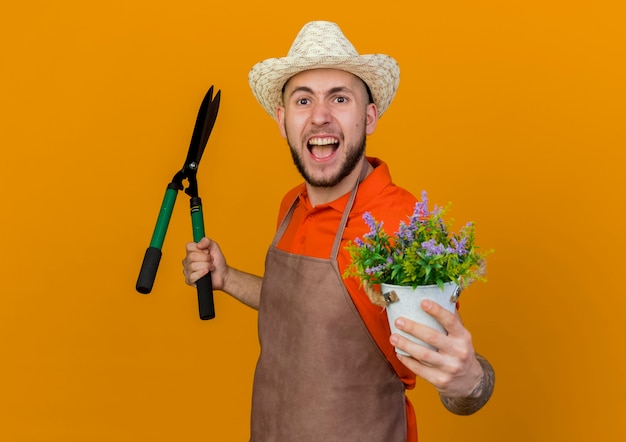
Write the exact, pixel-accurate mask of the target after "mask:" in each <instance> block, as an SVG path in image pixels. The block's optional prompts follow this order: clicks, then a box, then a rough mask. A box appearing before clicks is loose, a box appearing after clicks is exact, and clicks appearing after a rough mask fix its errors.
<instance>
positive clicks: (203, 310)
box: [196, 273, 215, 320]
mask: <svg viewBox="0 0 626 442" xmlns="http://www.w3.org/2000/svg"><path fill="white" fill-rule="evenodd" d="M196 287H197V288H198V310H199V312H200V319H202V320H207V319H213V318H215V305H214V304H213V284H212V283H211V274H210V273H208V274H206V275H204V276H203V277H202V278H200V279H199V280H198V281H197V282H196Z"/></svg>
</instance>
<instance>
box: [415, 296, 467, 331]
mask: <svg viewBox="0 0 626 442" xmlns="http://www.w3.org/2000/svg"><path fill="white" fill-rule="evenodd" d="M420 306H421V307H422V310H424V311H425V312H426V313H428V314H429V315H431V316H432V317H433V318H435V319H436V320H437V321H438V322H439V323H440V324H441V325H442V326H443V328H445V329H446V331H447V332H448V334H453V335H454V334H458V333H461V332H462V331H463V330H464V327H463V323H462V322H461V317H460V316H459V315H458V314H457V313H456V311H455V312H454V313H452V312H450V311H448V310H446V309H445V308H443V307H442V306H440V305H439V304H437V303H436V302H433V301H430V300H428V299H427V300H424V301H422V303H421V304H420Z"/></svg>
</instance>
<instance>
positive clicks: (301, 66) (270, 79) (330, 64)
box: [248, 54, 400, 119]
mask: <svg viewBox="0 0 626 442" xmlns="http://www.w3.org/2000/svg"><path fill="white" fill-rule="evenodd" d="M311 69H340V70H343V71H347V72H350V73H352V74H354V75H356V76H357V77H359V78H361V80H363V81H364V82H365V83H366V84H367V86H368V87H369V88H370V91H371V93H372V98H373V100H374V103H375V104H376V107H377V108H378V116H379V117H380V116H381V115H382V114H383V113H384V112H385V111H386V110H387V108H388V107H389V105H390V104H391V101H392V100H393V98H394V96H395V94H396V91H397V89H398V84H399V82H400V69H399V67H398V63H397V62H396V61H395V60H394V59H393V58H392V57H390V56H388V55H384V54H369V55H358V56H345V57H338V56H322V57H301V56H299V57H283V58H270V59H267V60H264V61H261V62H259V63H257V64H256V65H254V66H253V67H252V69H251V70H250V73H249V75H248V82H249V84H250V88H251V89H252V92H253V94H254V96H255V97H256V99H257V101H258V102H259V103H260V104H261V106H263V108H264V109H265V110H266V112H267V113H268V114H269V115H270V116H271V117H272V118H274V119H275V118H276V108H277V107H278V106H280V105H282V88H283V86H284V85H285V83H286V82H287V81H288V80H289V79H290V78H291V77H293V76H294V75H296V74H298V73H300V72H303V71H307V70H311Z"/></svg>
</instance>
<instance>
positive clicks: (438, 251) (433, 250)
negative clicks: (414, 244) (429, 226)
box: [422, 239, 446, 256]
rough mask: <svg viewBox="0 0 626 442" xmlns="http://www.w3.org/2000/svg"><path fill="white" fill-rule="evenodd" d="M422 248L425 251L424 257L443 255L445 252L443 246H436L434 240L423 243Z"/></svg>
mask: <svg viewBox="0 0 626 442" xmlns="http://www.w3.org/2000/svg"><path fill="white" fill-rule="evenodd" d="M422 248H423V249H424V250H426V256H434V255H443V252H445V250H446V249H445V247H444V245H443V244H437V242H436V241H435V240H434V239H429V240H428V241H424V242H423V243H422Z"/></svg>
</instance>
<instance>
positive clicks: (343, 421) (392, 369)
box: [183, 22, 494, 442]
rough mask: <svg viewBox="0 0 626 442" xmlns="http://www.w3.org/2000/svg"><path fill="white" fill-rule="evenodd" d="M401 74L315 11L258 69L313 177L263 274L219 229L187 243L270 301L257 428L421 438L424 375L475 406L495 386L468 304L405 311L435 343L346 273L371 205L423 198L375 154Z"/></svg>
mask: <svg viewBox="0 0 626 442" xmlns="http://www.w3.org/2000/svg"><path fill="white" fill-rule="evenodd" d="M398 81H399V69H398V66H397V63H396V62H395V60H394V59H392V58H391V57H389V56H386V55H380V54H377V55H359V54H358V53H357V51H356V50H355V49H354V47H353V46H352V44H351V43H350V42H349V41H348V40H347V39H346V37H345V36H344V35H343V34H342V32H341V30H340V29H339V27H338V26H337V25H336V24H334V23H329V22H311V23H308V24H307V25H305V26H304V27H303V28H302V30H301V31H300V33H299V34H298V36H297V37H296V39H295V41H294V43H293V45H292V46H291V49H290V51H289V54H288V55H287V57H283V58H272V59H268V60H265V61H263V62H260V63H258V64H257V65H255V66H254V67H253V68H252V70H251V71H250V75H249V82H250V86H251V88H252V91H253V93H254V94H255V96H256V98H257V99H258V101H259V103H260V104H261V105H262V106H263V107H264V108H265V110H266V111H267V112H268V113H269V114H270V115H271V116H272V117H273V118H275V119H276V121H277V122H278V125H279V129H280V132H281V134H282V136H283V137H284V138H286V140H287V142H288V144H289V146H290V150H291V154H292V157H293V160H294V163H295V165H296V167H297V168H298V170H299V171H300V173H301V174H302V176H303V178H304V180H305V182H304V183H303V184H302V185H300V186H298V187H296V188H294V189H292V190H291V191H289V192H288V193H287V194H286V195H285V197H284V199H283V202H282V204H281V207H280V210H279V225H278V230H277V233H276V236H275V238H274V241H273V243H272V245H271V247H270V249H269V251H268V255H267V259H266V267H265V274H264V277H263V278H260V277H257V276H254V275H251V274H248V273H245V272H242V271H240V270H237V269H235V268H232V267H230V266H228V264H227V263H226V260H225V258H224V256H223V254H222V253H221V251H220V248H219V246H218V244H217V243H216V242H214V241H212V240H210V239H208V238H203V239H202V241H200V242H199V243H197V244H196V243H189V244H187V249H186V250H187V255H186V257H185V259H184V261H183V266H184V274H185V278H186V282H187V283H188V284H190V285H194V284H195V282H196V281H197V280H198V279H199V278H201V277H202V276H203V275H205V274H207V272H209V271H210V272H211V278H212V282H213V287H214V288H215V289H218V290H222V291H224V292H226V293H229V294H230V295H232V296H234V297H235V298H237V299H238V300H240V301H241V302H243V303H245V304H247V305H248V306H250V307H252V308H255V309H258V310H259V338H260V343H261V354H260V356H259V361H258V364H257V368H256V372H255V377H254V389H253V398H252V418H251V441H255V442H257V441H263V442H265V441H278V442H286V441H299V442H301V441H325V442H327V441H341V442H346V441H380V442H405V441H412V442H413V441H416V440H417V429H416V423H415V417H414V412H413V408H412V406H411V404H410V402H409V401H408V400H407V398H406V395H405V390H406V389H407V388H413V386H414V385H415V379H416V376H419V377H421V378H423V379H425V380H426V381H428V382H430V383H431V384H432V385H433V386H434V387H435V388H436V389H437V390H438V391H439V393H440V395H441V400H442V402H443V404H444V405H445V406H446V408H448V409H449V410H450V411H452V412H453V413H457V414H470V413H473V412H475V411H477V410H478V409H480V408H481V407H482V406H483V405H484V404H485V403H486V402H487V400H488V399H489V397H490V395H491V392H492V390H493V380H494V375H493V370H492V368H491V366H490V364H489V363H488V362H487V361H486V360H485V359H484V358H482V357H480V356H478V355H476V354H475V353H474V349H473V346H472V341H471V336H470V334H469V332H468V331H467V330H466V329H465V328H464V326H463V324H462V323H461V320H460V318H459V316H458V315H457V314H452V313H449V312H447V311H445V310H444V309H443V308H441V307H439V306H438V305H436V304H433V303H430V302H424V304H423V305H422V306H423V308H424V310H425V311H427V312H428V313H430V314H431V315H432V316H434V317H435V318H436V319H437V320H439V322H441V323H442V324H443V325H444V327H445V328H446V330H447V332H448V334H447V335H446V334H442V333H439V332H437V331H435V330H433V329H430V328H428V327H426V326H423V325H418V324H416V323H413V322H411V321H409V320H406V319H402V320H399V322H398V323H397V326H398V328H399V329H401V330H403V331H406V332H407V333H409V334H412V335H414V336H415V337H418V338H419V339H422V340H423V341H426V342H428V343H430V344H431V345H433V346H434V347H436V348H437V349H438V351H433V350H430V349H427V348H425V347H423V346H420V345H417V344H414V343H412V342H410V341H409V340H407V339H405V338H403V337H401V336H399V335H397V334H394V335H391V336H390V330H389V325H388V323H387V319H386V316H385V315H384V314H381V310H380V307H377V306H374V305H373V304H372V303H371V302H370V301H369V299H368V298H367V295H365V293H364V292H363V291H362V289H361V287H360V286H359V282H358V281H357V280H356V279H355V278H347V279H343V278H342V276H341V275H343V272H344V270H345V269H346V267H347V266H348V264H349V254H348V252H347V251H346V250H345V244H346V241H348V240H350V239H355V238H356V237H361V236H362V235H363V234H364V233H365V232H366V231H367V226H366V225H365V223H364V222H363V220H362V218H361V215H362V214H363V213H364V212H365V211H368V212H370V213H371V214H372V215H373V216H374V217H375V218H376V219H377V220H382V221H384V223H385V226H386V227H388V228H389V229H393V228H397V227H398V225H399V223H400V221H401V220H406V217H407V215H409V214H410V213H412V210H413V207H414V204H415V202H416V199H415V197H414V196H413V195H411V194H410V193H408V192H407V191H405V190H404V189H402V188H399V187H397V186H395V185H394V184H393V183H392V181H391V176H390V175H389V170H388V168H387V166H386V164H385V163H384V162H382V161H380V160H378V159H376V158H368V157H366V156H365V142H366V137H367V135H370V134H372V133H373V132H374V130H375V128H376V124H377V122H378V119H379V117H380V116H381V115H382V114H383V113H384V112H385V110H386V109H387V107H388V106H389V104H390V103H391V101H392V100H393V97H394V96H395V92H396V89H397V86H398ZM394 347H397V348H399V349H401V350H404V351H406V352H407V353H408V354H410V355H411V356H402V355H397V354H396V353H395V350H394Z"/></svg>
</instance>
